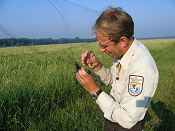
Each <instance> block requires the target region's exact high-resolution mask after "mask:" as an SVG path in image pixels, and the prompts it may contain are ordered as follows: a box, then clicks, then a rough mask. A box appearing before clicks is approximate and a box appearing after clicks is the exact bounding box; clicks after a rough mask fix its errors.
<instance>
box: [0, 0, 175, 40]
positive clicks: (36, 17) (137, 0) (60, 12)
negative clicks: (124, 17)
mask: <svg viewBox="0 0 175 131" xmlns="http://www.w3.org/2000/svg"><path fill="white" fill-rule="evenodd" d="M110 6H112V7H121V8H122V9H123V10H125V11H126V12H128V13H129V14H130V15H131V16H132V18H133V20H134V23H135V37H138V38H148V37H170V36H175V1H174V0H0V38H21V37H22V38H63V37H64V38H74V37H80V38H92V37H94V35H95V34H94V32H93V29H92V27H93V25H94V23H95V20H96V19H97V17H98V16H99V15H100V14H101V12H102V11H103V10H105V9H106V8H108V7H110Z"/></svg>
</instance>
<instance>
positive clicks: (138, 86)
mask: <svg viewBox="0 0 175 131" xmlns="http://www.w3.org/2000/svg"><path fill="white" fill-rule="evenodd" d="M143 82H144V78H143V76H137V75H129V83H128V92H129V94H130V95H132V96H138V95H140V94H141V93H142V90H143Z"/></svg>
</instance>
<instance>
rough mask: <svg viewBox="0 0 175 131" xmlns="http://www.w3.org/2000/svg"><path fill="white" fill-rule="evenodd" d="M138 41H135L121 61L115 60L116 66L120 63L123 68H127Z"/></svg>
mask: <svg viewBox="0 0 175 131" xmlns="http://www.w3.org/2000/svg"><path fill="white" fill-rule="evenodd" d="M136 41H137V40H136V39H134V41H133V42H132V44H131V46H130V47H129V49H128V50H127V51H126V53H125V54H124V55H123V56H122V58H121V59H115V60H113V62H114V63H115V64H118V63H120V64H121V66H122V67H123V66H126V65H127V64H128V62H129V60H130V57H131V56H132V55H134V49H135V48H136Z"/></svg>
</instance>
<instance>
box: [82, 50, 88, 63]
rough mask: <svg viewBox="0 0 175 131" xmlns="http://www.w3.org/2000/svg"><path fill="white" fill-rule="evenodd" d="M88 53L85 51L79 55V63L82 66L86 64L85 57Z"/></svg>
mask: <svg viewBox="0 0 175 131" xmlns="http://www.w3.org/2000/svg"><path fill="white" fill-rule="evenodd" d="M88 52H89V51H88V50H86V51H85V52H84V53H82V54H81V63H82V64H84V65H85V64H86V57H87V55H88Z"/></svg>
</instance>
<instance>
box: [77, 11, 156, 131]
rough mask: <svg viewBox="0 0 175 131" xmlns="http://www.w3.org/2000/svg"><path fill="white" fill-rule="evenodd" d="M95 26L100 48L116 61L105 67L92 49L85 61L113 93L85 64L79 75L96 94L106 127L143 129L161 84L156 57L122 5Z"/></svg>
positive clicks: (122, 130)
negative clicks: (107, 87)
mask: <svg viewBox="0 0 175 131" xmlns="http://www.w3.org/2000/svg"><path fill="white" fill-rule="evenodd" d="M94 29H95V33H96V40H97V42H98V44H99V48H100V51H101V52H103V53H105V54H107V55H109V56H111V57H112V58H113V65H112V66H111V68H110V69H107V68H105V67H104V66H103V65H102V63H101V62H100V61H99V60H98V59H97V58H96V56H95V54H94V53H93V52H91V51H85V52H84V53H82V55H81V61H82V63H83V64H84V65H87V66H88V67H89V68H91V69H93V70H94V72H95V73H96V74H97V75H99V76H100V78H101V80H102V81H103V82H104V83H105V84H106V85H111V86H112V89H111V91H110V94H107V93H106V92H104V91H102V89H101V88H100V87H99V86H98V85H97V84H96V83H95V81H94V80H93V79H92V77H91V76H90V75H89V74H88V73H86V72H85V70H84V69H83V68H81V69H80V70H79V71H78V72H77V73H76V78H77V80H78V81H79V82H80V84H81V85H82V86H83V87H84V88H85V89H86V90H87V91H88V92H89V93H90V94H92V96H95V97H96V103H97V104H98V105H99V107H100V109H101V110H102V111H103V113H104V117H105V124H104V130H105V131H114V130H115V131H141V130H143V119H144V117H145V114H146V111H147V109H148V105H149V103H150V98H151V97H153V95H154V93H155V90H156V88H157V84H158V78H159V73H158V70H157V67H156V64H155V61H154V59H153V58H152V56H151V54H150V53H149V51H148V50H147V48H146V47H144V45H143V44H142V43H141V42H139V41H137V40H136V39H135V38H134V37H133V35H134V22H133V20H132V18H131V16H130V15H129V14H128V13H126V12H125V11H123V10H122V9H120V8H109V9H107V10H105V11H104V12H103V13H102V14H101V15H100V16H99V17H98V19H97V20H96V23H95V26H94Z"/></svg>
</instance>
